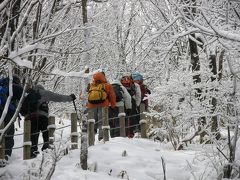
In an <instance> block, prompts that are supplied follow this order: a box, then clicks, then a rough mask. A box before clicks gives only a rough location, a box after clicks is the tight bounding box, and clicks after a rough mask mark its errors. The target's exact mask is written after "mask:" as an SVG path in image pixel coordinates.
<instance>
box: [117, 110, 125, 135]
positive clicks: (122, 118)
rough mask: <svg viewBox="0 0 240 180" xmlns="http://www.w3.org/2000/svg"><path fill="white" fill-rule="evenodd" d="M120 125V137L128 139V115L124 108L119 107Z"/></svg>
mask: <svg viewBox="0 0 240 180" xmlns="http://www.w3.org/2000/svg"><path fill="white" fill-rule="evenodd" d="M118 117H119V125H120V136H121V137H126V129H125V117H126V113H125V112H124V106H120V107H119V114H118Z"/></svg>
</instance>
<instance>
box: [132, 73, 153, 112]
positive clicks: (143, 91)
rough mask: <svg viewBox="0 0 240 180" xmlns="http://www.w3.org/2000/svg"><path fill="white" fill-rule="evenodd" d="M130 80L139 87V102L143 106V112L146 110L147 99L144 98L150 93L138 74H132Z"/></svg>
mask: <svg viewBox="0 0 240 180" xmlns="http://www.w3.org/2000/svg"><path fill="white" fill-rule="evenodd" d="M131 76H132V79H133V81H134V82H135V83H137V84H138V85H139V86H140V89H141V102H142V103H144V105H145V110H146V111H147V110H148V99H144V98H146V97H147V96H148V95H149V94H151V91H150V90H149V89H148V87H147V86H146V85H145V84H144V83H143V76H142V75H141V74H140V73H138V72H134V73H132V75H131Z"/></svg>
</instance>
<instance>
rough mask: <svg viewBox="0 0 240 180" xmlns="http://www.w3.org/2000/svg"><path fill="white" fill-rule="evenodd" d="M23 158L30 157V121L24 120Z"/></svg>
mask: <svg viewBox="0 0 240 180" xmlns="http://www.w3.org/2000/svg"><path fill="white" fill-rule="evenodd" d="M23 136H24V137H23V160H26V159H30V158H31V145H32V142H31V121H30V120H28V119H26V120H24V135H23Z"/></svg>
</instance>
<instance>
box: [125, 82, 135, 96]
mask: <svg viewBox="0 0 240 180" xmlns="http://www.w3.org/2000/svg"><path fill="white" fill-rule="evenodd" d="M126 89H127V91H128V93H129V94H130V95H131V97H132V96H134V95H135V94H136V89H135V84H134V83H133V84H132V85H131V86H130V87H126Z"/></svg>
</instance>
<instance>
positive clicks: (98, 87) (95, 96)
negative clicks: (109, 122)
mask: <svg viewBox="0 0 240 180" xmlns="http://www.w3.org/2000/svg"><path fill="white" fill-rule="evenodd" d="M106 99H107V92H106V90H105V84H104V83H97V84H96V83H92V84H90V87H89V90H88V102H89V103H91V104H99V103H103V102H104V101H106Z"/></svg>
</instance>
